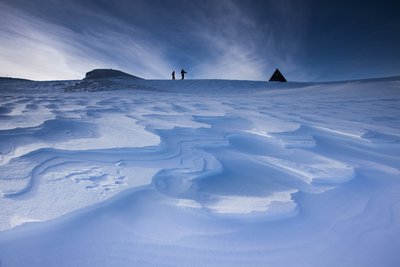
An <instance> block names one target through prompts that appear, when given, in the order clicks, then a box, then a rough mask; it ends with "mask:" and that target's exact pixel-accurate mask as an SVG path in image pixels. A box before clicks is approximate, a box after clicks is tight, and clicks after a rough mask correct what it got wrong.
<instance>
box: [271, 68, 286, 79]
mask: <svg viewBox="0 0 400 267" xmlns="http://www.w3.org/2000/svg"><path fill="white" fill-rule="evenodd" d="M269 81H270V82H287V81H286V79H285V77H283V75H282V73H281V72H280V71H279V70H278V69H276V70H275V72H274V74H272V76H271V78H270V79H269Z"/></svg>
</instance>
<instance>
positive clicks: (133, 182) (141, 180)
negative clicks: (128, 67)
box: [0, 79, 400, 266]
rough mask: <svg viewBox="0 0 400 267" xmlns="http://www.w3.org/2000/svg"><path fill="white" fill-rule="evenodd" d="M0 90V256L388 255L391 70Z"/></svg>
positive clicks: (378, 260) (22, 85)
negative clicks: (326, 79)
mask: <svg viewBox="0 0 400 267" xmlns="http://www.w3.org/2000/svg"><path fill="white" fill-rule="evenodd" d="M86 88H88V90H86ZM97 88H98V90H97ZM116 89H118V90H116ZM110 91H112V92H110ZM0 94H1V97H0V121H1V124H0V229H1V230H2V232H0V265H1V264H3V266H398V265H399V264H400V255H399V254H398V249H399V248H400V181H399V179H400V170H399V168H400V157H399V156H400V153H399V151H400V144H399V143H400V121H399V120H400V119H399V118H400V110H399V108H398V107H399V106H400V79H389V80H376V81H368V82H344V83H330V84H301V83H287V84H275V83H265V82H253V81H222V80H216V81H213V80H203V81H195V80H192V81H190V80H187V81H151V80H150V81H146V80H129V79H128V80H126V79H125V80H118V79H114V80H112V81H107V80H104V81H102V80H100V81H96V84H90V85H87V84H85V83H82V82H79V81H65V82H19V81H15V82H10V81H7V83H3V84H0Z"/></svg>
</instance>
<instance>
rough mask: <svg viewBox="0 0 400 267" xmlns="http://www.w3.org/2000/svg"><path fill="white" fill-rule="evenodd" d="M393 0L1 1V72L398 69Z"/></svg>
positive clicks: (308, 77) (159, 75)
mask: <svg viewBox="0 0 400 267" xmlns="http://www.w3.org/2000/svg"><path fill="white" fill-rule="evenodd" d="M397 2H398V1H390V0H386V1H385V0H382V1H368V0H367V1H341V0H339V1H318V0H293V1H289V0H279V1H276V0H259V1H257V0H203V1H200V0H191V1H188V0H187V1H181V0H117V1H109V0H84V1H82V0H70V1H63V0H35V1H30V0H0V76H12V77H24V78H31V79H39V80H48V79H80V78H82V77H83V76H84V73H85V72H86V71H89V70H91V69H94V68H115V69H120V70H123V71H126V72H129V73H132V74H134V75H138V76H141V77H144V78H148V79H168V78H170V73H171V72H172V70H176V71H179V70H180V69H181V68H182V67H183V68H185V70H186V71H188V78H193V79H197V78H209V79H212V78H228V79H255V80H265V79H267V78H269V76H270V75H271V74H272V72H273V71H274V69H275V68H279V69H280V70H281V71H282V73H283V74H284V75H285V76H286V77H287V79H288V80H291V81H331V80H346V79H357V78H370V77H382V76H393V75H400V49H399V48H398V47H400V4H398V3H397Z"/></svg>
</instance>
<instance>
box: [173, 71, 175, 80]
mask: <svg viewBox="0 0 400 267" xmlns="http://www.w3.org/2000/svg"><path fill="white" fill-rule="evenodd" d="M172 80H175V71H173V72H172Z"/></svg>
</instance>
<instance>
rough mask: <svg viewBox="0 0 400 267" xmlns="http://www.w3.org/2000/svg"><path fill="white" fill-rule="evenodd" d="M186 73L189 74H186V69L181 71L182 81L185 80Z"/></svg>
mask: <svg viewBox="0 0 400 267" xmlns="http://www.w3.org/2000/svg"><path fill="white" fill-rule="evenodd" d="M186 73H187V72H186V71H185V70H184V69H182V70H181V75H182V80H184V79H185V74H186Z"/></svg>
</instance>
